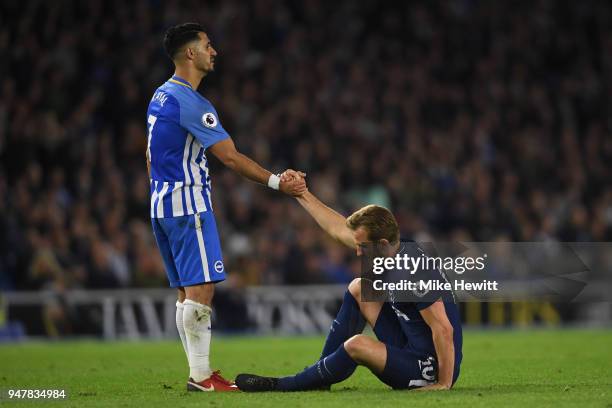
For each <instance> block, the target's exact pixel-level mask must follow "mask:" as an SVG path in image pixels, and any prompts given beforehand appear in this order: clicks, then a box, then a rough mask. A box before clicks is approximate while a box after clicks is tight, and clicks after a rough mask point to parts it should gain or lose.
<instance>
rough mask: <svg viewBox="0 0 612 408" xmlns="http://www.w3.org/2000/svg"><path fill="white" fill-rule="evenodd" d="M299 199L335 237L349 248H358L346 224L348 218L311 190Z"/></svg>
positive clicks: (313, 216) (322, 226)
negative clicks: (322, 200) (326, 203)
mask: <svg viewBox="0 0 612 408" xmlns="http://www.w3.org/2000/svg"><path fill="white" fill-rule="evenodd" d="M297 200H298V202H299V203H300V205H301V206H302V207H304V209H305V210H306V211H308V213H309V214H310V215H311V216H312V218H314V219H315V221H316V222H317V224H319V226H320V227H321V228H323V230H324V231H325V232H327V233H328V234H329V235H330V236H331V237H332V238H333V239H335V240H336V241H338V242H340V243H342V244H344V245H346V246H347V247H349V248H352V249H356V247H357V244H356V243H355V238H354V237H353V232H352V231H351V230H350V228H349V227H347V226H346V218H344V217H343V216H342V215H340V214H339V213H338V212H336V211H335V210H333V209H332V208H330V207H328V206H326V205H325V204H323V203H322V202H321V201H320V200H319V199H318V198H317V197H315V196H314V194H312V193H311V192H310V191H306V192H305V193H304V194H303V195H302V196H300V197H297Z"/></svg>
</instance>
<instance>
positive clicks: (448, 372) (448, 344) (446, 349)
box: [432, 326, 455, 389]
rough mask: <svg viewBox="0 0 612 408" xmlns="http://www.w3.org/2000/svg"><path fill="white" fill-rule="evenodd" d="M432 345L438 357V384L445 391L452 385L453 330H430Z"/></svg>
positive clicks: (439, 328) (453, 360) (453, 361)
mask: <svg viewBox="0 0 612 408" xmlns="http://www.w3.org/2000/svg"><path fill="white" fill-rule="evenodd" d="M432 335H433V343H434V347H435V348H436V355H437V357H438V384H440V385H441V386H443V387H446V388H447V389H450V387H451V386H452V385H453V368H454V366H455V346H454V344H453V329H452V326H451V327H450V330H449V329H448V328H447V327H437V328H435V329H433V328H432Z"/></svg>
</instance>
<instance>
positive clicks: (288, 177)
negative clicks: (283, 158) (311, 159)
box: [279, 169, 308, 197]
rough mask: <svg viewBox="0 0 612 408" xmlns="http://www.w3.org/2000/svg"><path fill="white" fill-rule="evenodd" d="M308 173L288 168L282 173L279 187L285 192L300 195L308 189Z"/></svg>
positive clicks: (295, 195)
mask: <svg viewBox="0 0 612 408" xmlns="http://www.w3.org/2000/svg"><path fill="white" fill-rule="evenodd" d="M305 177H306V173H303V172H301V171H295V170H293V169H287V170H285V171H284V172H283V173H282V174H281V175H280V179H281V181H280V185H279V189H280V191H282V192H283V193H285V194H289V195H292V196H294V197H300V196H301V195H303V194H304V193H305V192H307V191H308V187H307V186H306V181H305V180H304V178H305Z"/></svg>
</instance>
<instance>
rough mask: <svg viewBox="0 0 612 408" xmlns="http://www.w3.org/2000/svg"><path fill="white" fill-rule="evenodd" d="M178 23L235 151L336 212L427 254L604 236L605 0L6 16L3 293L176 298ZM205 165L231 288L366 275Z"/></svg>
mask: <svg viewBox="0 0 612 408" xmlns="http://www.w3.org/2000/svg"><path fill="white" fill-rule="evenodd" d="M185 21H198V22H201V23H202V24H204V25H205V27H207V28H208V30H209V36H210V37H211V38H212V41H213V45H214V47H215V48H216V49H217V51H218V52H219V56H218V58H217V61H218V63H217V67H216V72H214V73H212V74H211V75H210V76H209V77H207V78H205V80H204V82H203V84H202V86H201V89H200V91H201V92H202V93H203V94H204V95H205V96H206V97H207V98H208V99H210V100H211V101H212V103H213V104H214V105H215V106H216V108H217V110H218V111H219V115H220V119H221V122H222V123H223V126H224V127H225V128H226V129H227V130H228V131H229V133H230V134H231V135H232V137H233V138H234V140H235V142H236V144H237V147H238V149H239V150H241V151H242V152H243V153H245V154H247V155H249V156H251V157H252V158H253V159H255V160H256V161H258V162H259V163H260V164H262V165H263V166H264V167H266V168H268V169H271V170H273V171H275V172H280V171H282V170H284V169H285V168H288V167H291V168H295V169H299V170H303V171H305V172H307V173H308V176H307V181H308V183H309V187H310V189H311V191H313V192H314V193H315V194H316V195H318V196H319V197H320V198H321V200H322V201H324V202H325V203H327V204H328V205H330V206H331V207H333V208H335V209H337V210H339V211H340V212H342V213H344V214H346V215H348V214H350V213H351V212H352V211H353V210H355V209H357V208H359V207H361V206H362V205H365V204H368V203H378V204H382V205H385V206H388V207H389V208H390V209H391V210H392V211H393V212H394V213H395V215H396V216H397V218H398V221H399V223H400V227H401V231H402V235H403V236H404V237H407V238H417V239H427V238H430V239H434V238H435V239H439V240H463V241H475V240H479V241H493V240H514V241H540V240H561V241H609V240H611V239H612V183H610V180H612V164H611V163H612V137H611V136H612V135H611V131H612V107H611V104H610V95H612V5H611V4H610V3H609V2H605V1H597V0H594V1H588V2H579V1H571V0H566V1H550V0H540V1H513V2H496V1H493V2H491V1H485V0H482V1H478V0H456V1H431V2H378V1H375V0H360V1H333V2H329V1H324V0H305V1H295V2H290V1H282V0H263V1H255V2H243V1H239V0H235V1H229V0H223V1H212V2H209V1H206V2H201V1H195V0H193V1H164V2H160V1H158V0H149V1H147V0H137V1H129V2H126V1H119V0H109V1H101V0H91V1H85V2H81V1H74V0H71V1H67V0H59V1H53V2H47V1H36V0H30V1H26V2H20V1H15V0H8V1H2V3H1V4H0V23H1V24H0V55H2V62H1V63H0V288H2V289H7V290H21V289H43V288H56V289H64V288H82V287H85V288H119V287H165V286H167V280H166V277H165V272H164V269H163V265H162V262H161V258H160V256H159V253H158V251H157V247H156V245H155V242H154V238H153V235H152V233H151V228H150V221H149V218H148V217H149V211H148V207H149V200H148V191H149V184H148V178H147V174H146V165H145V149H146V126H145V125H146V122H145V113H146V109H147V105H148V103H149V100H150V97H151V95H152V93H153V92H154V90H155V88H156V87H157V86H159V85H160V84H162V83H163V82H164V81H165V80H166V79H167V78H168V77H169V76H170V75H171V74H172V65H171V62H170V61H169V60H168V58H167V57H166V56H165V55H164V53H163V50H162V47H161V41H162V37H163V33H164V31H165V29H166V28H167V27H168V26H170V25H173V24H176V23H179V22H185ZM209 158H210V157H209ZM210 162H211V163H212V170H211V172H212V176H211V177H212V183H213V201H214V210H215V213H216V218H217V223H218V226H219V229H220V233H221V242H222V246H223V251H224V258H225V261H226V266H227V268H228V271H229V285H232V286H241V285H252V284H283V283H287V284H299V283H324V282H347V281H349V280H350V279H351V277H352V276H354V275H356V274H358V272H359V262H358V261H356V260H355V257H354V256H353V254H351V253H350V251H346V250H344V249H343V248H341V247H339V246H338V245H336V244H334V243H332V242H330V241H329V240H328V239H326V238H325V237H324V234H323V233H322V232H321V231H320V230H319V229H318V227H317V226H316V224H315V223H314V222H313V221H312V219H310V218H309V217H308V216H307V215H306V213H305V212H304V211H303V210H302V209H301V208H300V207H299V205H298V204H297V203H296V202H295V200H293V199H292V198H290V197H286V196H283V195H282V194H280V193H278V192H274V191H272V190H270V189H268V188H266V187H263V186H258V185H255V184H253V183H250V182H248V181H246V180H245V179H242V178H241V177H239V176H237V175H236V174H234V173H232V172H230V171H229V170H227V169H225V168H224V167H223V166H222V165H221V164H220V163H219V162H218V161H216V159H211V160H210Z"/></svg>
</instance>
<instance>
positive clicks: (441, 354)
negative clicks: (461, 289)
mask: <svg viewBox="0 0 612 408" xmlns="http://www.w3.org/2000/svg"><path fill="white" fill-rule="evenodd" d="M421 316H423V320H425V323H427V325H428V326H429V328H430V329H431V334H432V338H433V343H434V348H435V349H436V356H437V360H438V382H437V384H433V385H435V387H434V386H428V387H423V388H422V389H423V390H424V391H426V390H434V389H450V387H451V386H452V384H453V371H454V367H455V345H454V343H453V326H452V325H451V324H450V321H449V320H448V316H447V315H446V309H445V308H444V303H443V302H442V301H440V300H438V301H437V302H435V303H433V304H432V305H431V306H429V307H428V308H426V309H423V310H421Z"/></svg>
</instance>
